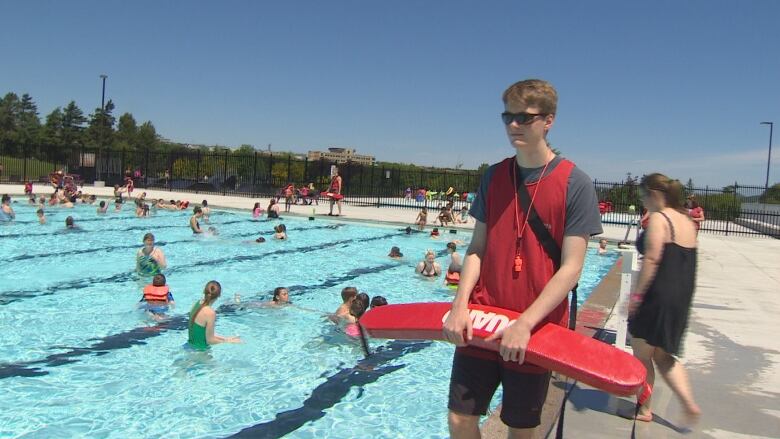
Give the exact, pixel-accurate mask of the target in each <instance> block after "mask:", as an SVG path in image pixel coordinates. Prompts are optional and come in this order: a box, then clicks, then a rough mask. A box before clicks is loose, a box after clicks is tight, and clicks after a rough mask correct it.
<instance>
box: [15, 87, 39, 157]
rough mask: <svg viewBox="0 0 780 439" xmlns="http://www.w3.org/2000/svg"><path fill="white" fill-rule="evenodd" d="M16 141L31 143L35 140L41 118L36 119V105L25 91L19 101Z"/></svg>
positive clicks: (24, 143) (25, 143)
mask: <svg viewBox="0 0 780 439" xmlns="http://www.w3.org/2000/svg"><path fill="white" fill-rule="evenodd" d="M18 118H19V121H18V134H17V142H19V143H21V144H23V145H32V144H34V143H36V142H37V140H38V135H39V132H40V130H41V120H40V119H38V107H37V106H36V105H35V102H33V99H32V97H31V96H30V95H29V94H27V93H25V94H23V95H22V100H21V101H20V102H19V113H18Z"/></svg>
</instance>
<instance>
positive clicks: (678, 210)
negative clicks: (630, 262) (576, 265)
mask: <svg viewBox="0 0 780 439" xmlns="http://www.w3.org/2000/svg"><path fill="white" fill-rule="evenodd" d="M639 193H640V195H641V197H642V202H643V204H644V205H645V206H646V207H647V208H648V210H649V212H650V219H649V222H648V226H647V231H646V232H645V233H644V235H643V239H642V242H641V243H639V242H638V243H637V249H638V250H640V252H641V253H643V254H644V261H643V263H642V270H641V271H640V272H639V281H638V282H637V291H636V293H634V294H632V295H631V299H630V308H629V320H628V330H629V332H630V333H631V336H632V338H631V348H632V350H633V351H634V356H636V357H637V358H638V359H639V361H641V362H642V364H644V365H645V368H646V369H647V382H648V384H650V385H651V386H652V385H653V383H654V381H655V369H656V367H657V368H658V370H659V372H661V376H663V378H664V380H666V382H667V384H669V387H670V388H671V389H672V391H674V393H675V394H676V395H677V397H678V398H679V400H680V403H681V404H682V407H683V410H684V412H685V415H686V416H687V418H688V421H689V422H690V423H693V422H696V421H697V420H698V418H699V416H700V415H701V409H700V408H699V406H698V405H697V404H696V401H695V400H694V398H693V391H692V390H691V384H690V382H689V381H688V374H687V372H686V371H685V368H684V367H683V365H682V363H680V361H678V359H677V356H678V355H679V354H680V351H681V348H682V339H683V335H684V333H685V329H686V327H687V326H688V315H689V313H690V309H691V303H692V302H693V292H694V288H695V285H696V261H697V252H698V250H697V246H696V233H697V230H696V226H695V225H694V223H693V221H692V220H691V219H690V218H689V216H688V212H687V211H686V209H685V207H684V206H683V203H682V194H683V187H682V185H681V184H680V182H679V181H677V180H671V179H669V177H667V176H665V175H663V174H650V175H648V176H646V177H645V178H643V179H642V183H641V184H640V186H639ZM637 420H639V421H646V422H650V421H652V420H653V413H652V410H651V408H650V399H648V400H647V401H646V402H645V404H644V405H643V406H642V407H641V408H640V409H639V414H638V415H637Z"/></svg>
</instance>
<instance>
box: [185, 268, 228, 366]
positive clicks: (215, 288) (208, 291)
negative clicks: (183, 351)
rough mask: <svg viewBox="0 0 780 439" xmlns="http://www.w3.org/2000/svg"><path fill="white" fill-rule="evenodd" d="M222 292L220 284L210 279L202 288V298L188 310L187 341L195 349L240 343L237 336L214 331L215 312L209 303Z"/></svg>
mask: <svg viewBox="0 0 780 439" xmlns="http://www.w3.org/2000/svg"><path fill="white" fill-rule="evenodd" d="M221 294H222V286H221V285H220V284H219V282H217V281H215V280H212V281H209V282H208V283H207V284H206V287H205V288H204V289H203V300H199V301H198V302H195V305H193V306H192V309H191V310H190V324H189V338H188V340H187V343H189V345H190V347H192V348H193V349H197V350H200V351H202V350H206V349H208V347H209V345H213V344H217V343H241V339H240V338H238V337H222V336H219V335H217V334H215V333H214V324H215V323H216V321H217V313H216V312H215V311H214V309H213V308H212V307H211V305H212V304H213V303H214V302H215V301H216V300H217V299H219V296H220V295H221Z"/></svg>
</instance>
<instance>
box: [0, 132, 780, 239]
mask: <svg viewBox="0 0 780 439" xmlns="http://www.w3.org/2000/svg"><path fill="white" fill-rule="evenodd" d="M55 150H56V149H55V148H51V147H46V146H45V145H43V146H42V145H36V146H34V147H30V146H28V145H22V146H19V145H16V146H14V147H13V148H9V147H7V145H5V146H4V145H0V166H2V172H0V182H14V183H20V182H24V181H32V182H39V183H48V181H49V176H50V174H51V173H53V172H55V171H58V170H63V171H65V172H67V173H70V174H75V175H77V176H78V179H79V180H80V181H81V182H82V184H93V183H94V182H96V181H100V182H104V184H105V185H107V186H113V185H120V186H121V185H124V184H125V179H126V178H132V179H133V182H134V184H135V186H136V187H138V188H154V189H167V190H172V191H178V192H192V193H203V194H220V195H234V196H243V197H250V198H259V197H274V196H279V195H280V190H281V188H282V187H284V186H285V185H287V184H290V183H292V184H294V185H295V186H296V187H297V188H300V187H303V186H308V185H309V184H312V185H313V186H314V187H315V190H314V194H312V195H313V197H309V198H310V199H311V198H314V201H315V202H316V201H317V200H316V195H317V194H319V192H320V191H324V190H326V189H327V187H328V185H329V183H330V180H331V169H332V166H336V163H333V162H329V161H326V160H316V161H311V160H308V159H297V158H295V157H293V156H292V155H289V154H286V155H280V154H271V153H268V152H255V153H254V154H241V153H236V152H233V151H230V150H223V151H216V152H214V151H202V150H192V149H178V150H172V151H167V152H159V151H151V150H148V149H147V150H104V149H89V148H84V147H80V146H74V147H72V148H70V149H68V150H67V151H61V150H60V151H59V152H57V153H53V152H51V151H55ZM337 166H338V169H339V171H340V173H341V176H342V180H343V194H344V195H345V196H346V199H345V203H347V204H352V205H357V206H376V207H391V208H401V209H421V208H423V207H425V208H428V209H438V208H440V207H441V206H442V205H444V204H446V203H447V202H448V201H452V202H453V203H454V208H455V210H460V209H461V208H462V207H464V206H466V207H468V206H469V205H470V203H471V201H473V198H474V195H473V194H474V193H475V192H476V191H477V188H478V187H479V184H480V181H481V178H482V175H481V173H480V172H478V171H476V170H462V169H458V170H453V169H437V168H423V167H414V166H410V165H406V166H404V165H393V166H390V165H385V166H383V165H373V166H369V165H362V164H358V163H350V162H347V163H341V164H338V165H337ZM593 185H594V187H595V189H596V192H597V194H598V199H599V201H600V209H601V211H602V221H603V222H604V223H606V224H617V225H628V224H631V223H633V222H636V221H637V220H638V216H639V212H640V204H641V203H640V199H639V194H638V190H637V189H638V185H637V183H636V182H635V181H632V180H628V181H622V182H606V181H600V180H594V181H593ZM686 192H687V195H694V196H695V197H696V200H697V201H698V203H699V204H700V205H701V206H702V207H703V208H704V211H705V217H706V220H705V221H704V223H703V224H702V227H701V232H702V233H715V234H724V235H744V236H749V235H769V236H774V237H780V209H778V208H776V207H777V206H778V205H777V204H762V203H760V201H765V200H763V197H764V195H765V192H764V188H763V187H760V186H745V185H739V184H738V183H734V186H730V187H727V188H722V189H716V188H710V187H708V186H705V187H704V188H700V187H691V188H687V189H686ZM306 201H307V202H308V201H309V200H308V199H307V200H306ZM778 201H780V200H778Z"/></svg>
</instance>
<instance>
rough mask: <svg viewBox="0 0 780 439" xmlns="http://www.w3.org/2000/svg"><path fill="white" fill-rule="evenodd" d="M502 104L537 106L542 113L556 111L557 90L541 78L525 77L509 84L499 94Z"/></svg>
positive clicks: (553, 112)
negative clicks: (502, 92)
mask: <svg viewBox="0 0 780 439" xmlns="http://www.w3.org/2000/svg"><path fill="white" fill-rule="evenodd" d="M501 99H502V100H503V101H504V104H510V103H511V104H517V105H520V106H524V107H537V108H539V111H540V112H541V113H542V114H555V113H556V112H557V111H558V92H556V91H555V87H553V86H552V84H550V83H549V82H547V81H544V80H541V79H526V80H523V81H519V82H515V83H514V84H512V85H510V86H509V88H507V89H506V90H505V91H504V94H503V95H501Z"/></svg>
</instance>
